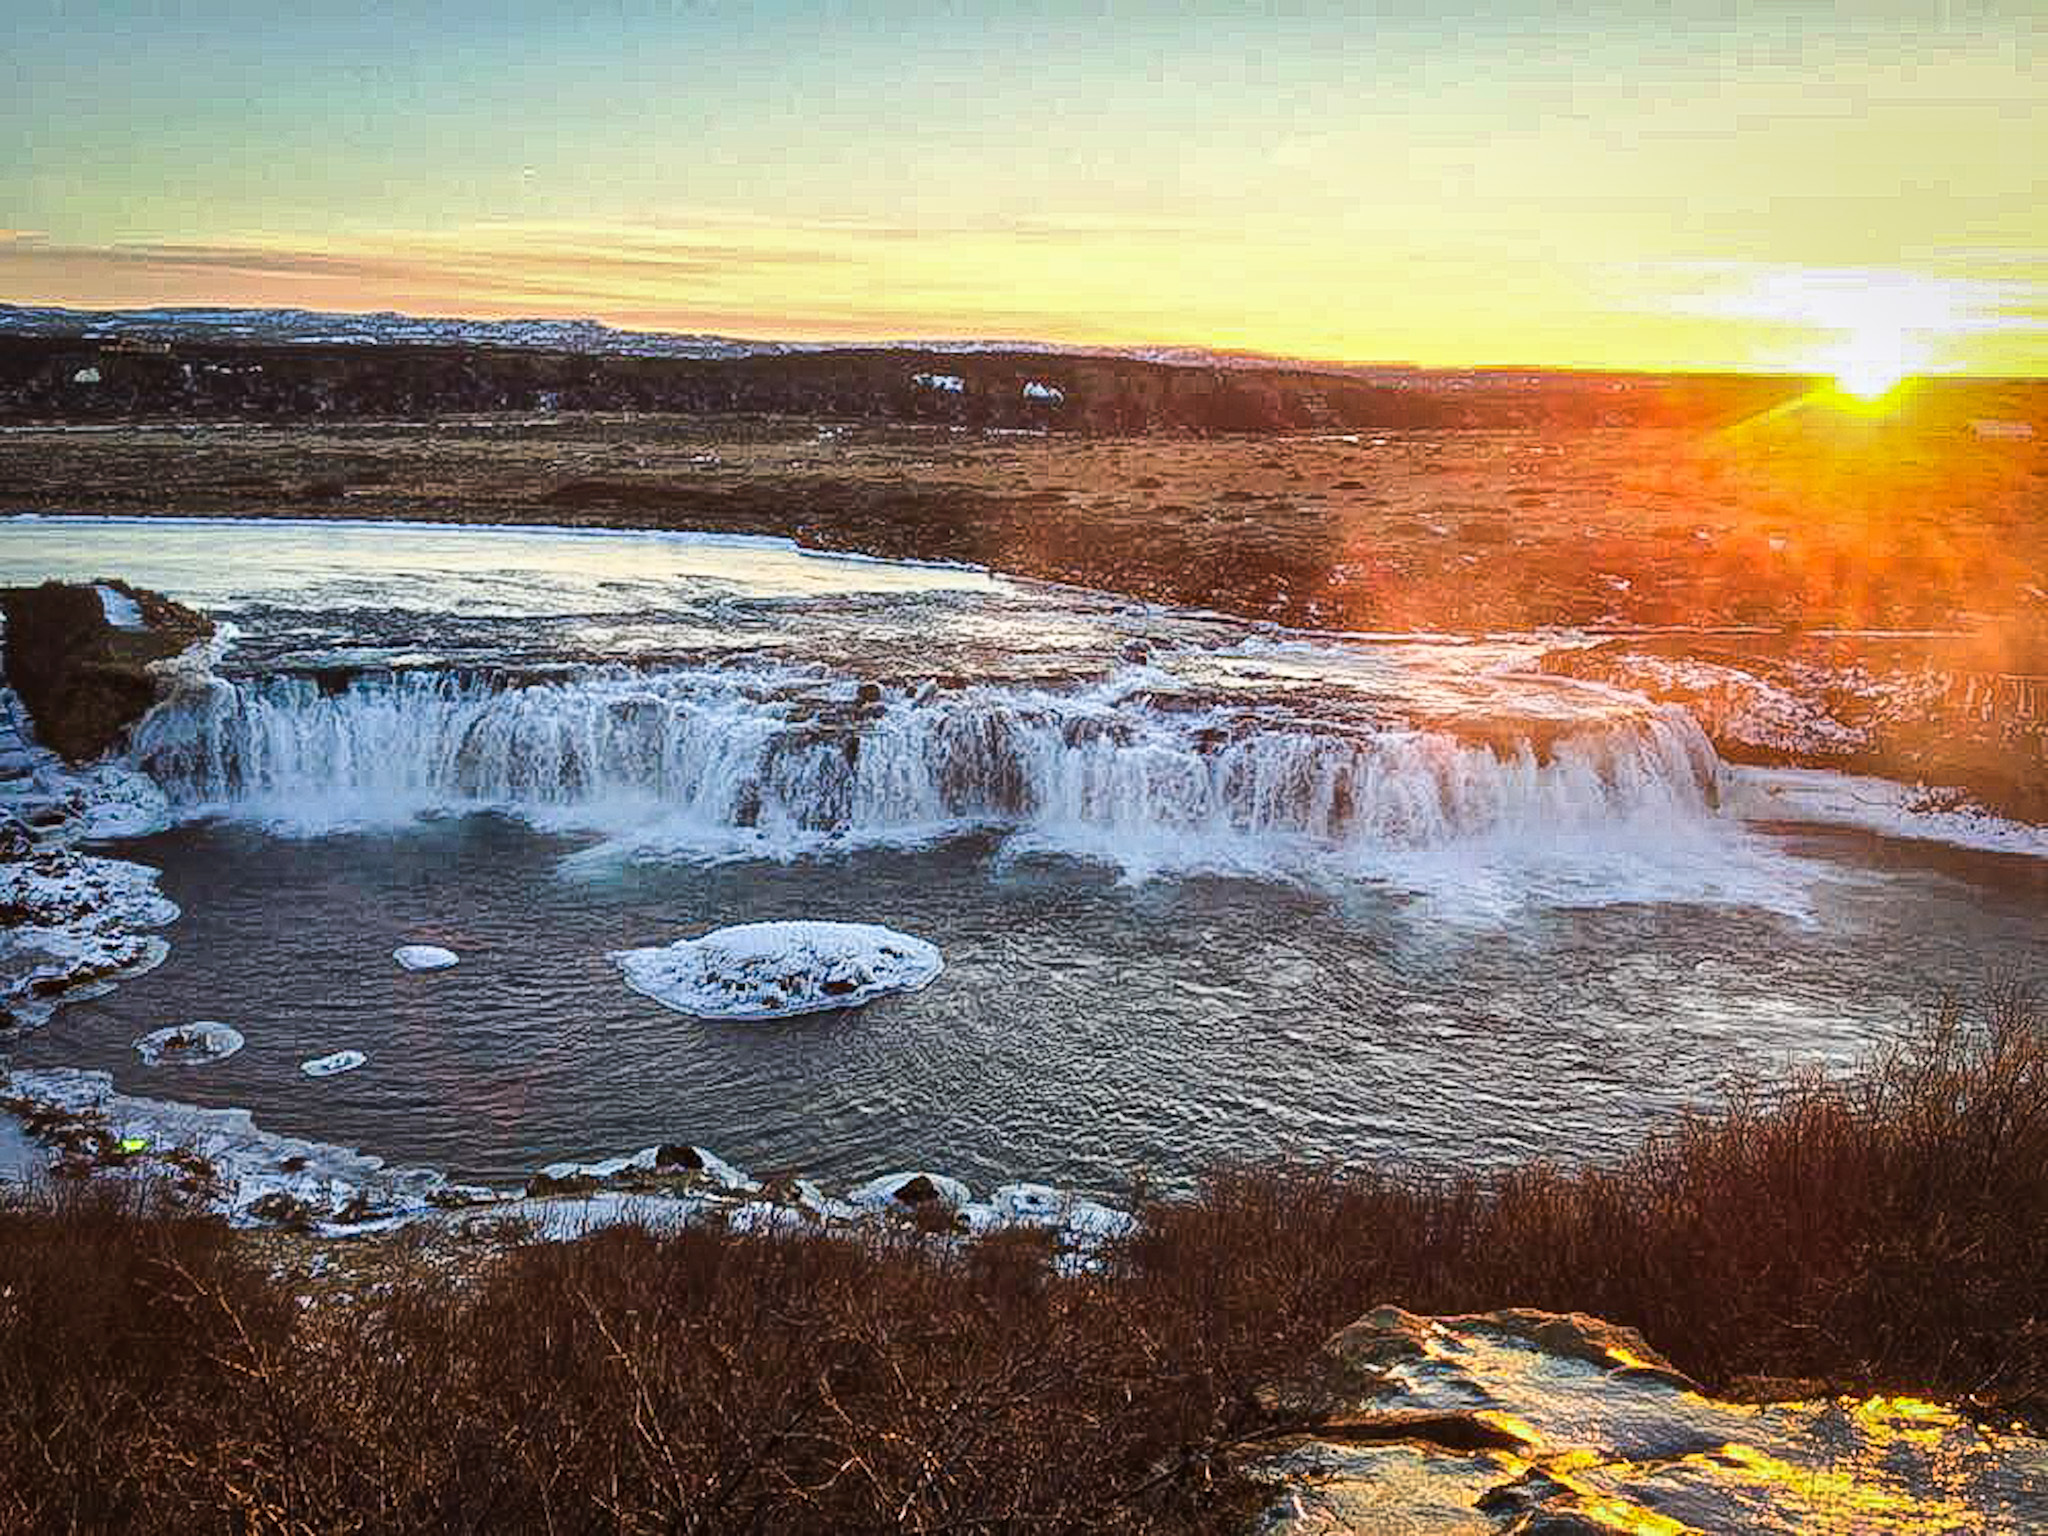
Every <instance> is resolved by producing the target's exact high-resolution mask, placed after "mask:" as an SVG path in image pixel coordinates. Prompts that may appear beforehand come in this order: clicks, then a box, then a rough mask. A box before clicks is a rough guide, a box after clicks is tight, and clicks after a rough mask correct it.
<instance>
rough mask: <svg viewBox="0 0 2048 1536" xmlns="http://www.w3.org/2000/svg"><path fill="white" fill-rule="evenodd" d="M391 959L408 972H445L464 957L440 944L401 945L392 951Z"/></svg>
mask: <svg viewBox="0 0 2048 1536" xmlns="http://www.w3.org/2000/svg"><path fill="white" fill-rule="evenodd" d="M391 958H392V959H394V960H396V961H397V962H398V963H399V964H400V965H402V966H404V967H405V969H407V970H408V971H445V970H447V969H448V968H449V967H450V966H452V965H455V964H457V963H458V962H459V961H460V960H461V958H462V957H461V956H459V955H457V954H456V953H455V951H454V950H452V949H443V948H442V947H441V946H440V945H438V944H401V945H399V946H398V948H396V949H394V950H393V951H391Z"/></svg>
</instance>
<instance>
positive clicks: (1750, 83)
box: [0, 0, 2048, 374]
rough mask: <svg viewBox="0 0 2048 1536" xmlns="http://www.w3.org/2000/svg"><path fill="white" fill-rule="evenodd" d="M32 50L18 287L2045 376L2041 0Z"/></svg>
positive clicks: (139, 15) (0, 218)
mask: <svg viewBox="0 0 2048 1536" xmlns="http://www.w3.org/2000/svg"><path fill="white" fill-rule="evenodd" d="M572 10H573V11H577V12H580V13H581V14H578V15H573V16H572V15H570V14H568V13H569V12H571V11H572ZM0 60H5V61H6V62H5V63H4V64H0V86H4V87H5V88H4V89H0V302H13V303H37V304H42V303H57V304H70V305H78V306H89V307H128V306H137V305H157V304H235V305H245V304H260V305H296V306H303V307H306V308H315V309H343V310H372V309H396V310H401V311H405V312H409V313H415V314H459V315H475V316H490V317H508V316H519V315H549V316H590V317H593V318H596V319H600V320H604V321H607V322H609V323H612V324H616V325H624V326H635V327H647V328H658V329H666V330H683V331H712V332H720V333H725V334H732V335H744V336H784V337H802V338H849V339H885V338H901V337H1024V338H1034V339H1043V340H1050V341H1064V342H1080V343H1105V344H1134V343H1175V344H1190V345H1205V346H1213V347H1242V348H1249V349H1254V350H1260V351H1267V352H1276V353H1284V354H1290V355H1298V356H1307V357H1318V358H1341V359H1348V360H1353V361H1374V360H1385V361H1408V362H1417V363H1422V364H1425V365H1431V366H1463V365H1472V364H1511V365H1518V364H1538V365H1550V366H1579V367H1628V368H1758V369H1796V370H1801V371H1806V370H1810V369H1814V368H1822V367H1830V366H1834V365H1835V364H1836V361H1837V360H1838V359H1841V358H1844V357H1849V358H1854V357H1858V356H1861V357H1865V358H1869V357H1873V356H1880V355H1881V356H1883V357H1885V358H1891V357H1893V356H1894V355H1895V356H1896V358H1897V359H1899V360H1900V361H1901V364H1902V365H1910V366H1911V367H1913V368H1916V369H1925V370H1930V371H1933V370H1940V371H1967V372H1987V373H2027V374H2048V171H2044V169H2043V166H2044V161H2048V157H2044V156H2043V155H2042V153H2041V147H2042V146H2043V145H2044V144H2048V6H2043V5H2042V4H2040V0H2024V3H2011V0H1982V3H1973V0H1954V3H1947V4H1944V3H1939V0H1935V3H1921V4H1905V3H1864V0H1837V3H1834V4H1818V5H1810V4H1805V3H1801V0H1778V3H1772V4H1769V5H1755V4H1750V3H1747V0H1705V3H1701V0H1662V3H1651V0H1587V3H1584V4H1580V5H1576V6H1573V7H1564V6H1559V5H1557V4H1555V0H1547V3H1542V4H1537V3H1524V0H1497V3H1492V4H1479V3H1473V0H1431V3H1409V0H1400V3H1395V4H1384V5H1378V6H1355V5H1354V6H1340V5H1326V4H1315V3H1302V4H1292V5H1279V4H1266V5H1232V6H1214V5H1207V4H1203V3H1200V0H1184V3H1181V4H1161V5H1153V4H1134V5H1109V6H1106V5H1100V4H1098V5H1094V6H1080V5H1073V4H1068V3H1065V0H1042V3H1040V4H1036V5H1023V4H1011V5H1003V6H995V5H966V4H925V3H917V4H912V3H893V0H875V3H870V4H865V5H860V6H839V5H832V6H819V5H796V4H785V3H779V0H755V3H753V4H748V5H737V4H725V3H720V0H671V3H667V4H645V3H639V0H611V3H604V0H597V3H594V4H582V5H578V6H575V7H568V6H562V5H558V4H530V3H527V0H495V3H491V4H478V3H472V0H446V3H441V4H433V5H424V4H422V5H406V4H390V3H387V4H377V5H355V6H348V7H344V6H342V5H339V4H334V3H326V0H323V3H320V4H312V5H300V6H296V7H290V6H287V7H278V6H276V5H275V4H274V0H266V3H261V4H257V3H244V0H217V3H207V0H187V3H184V4H161V3H141V0H125V3H111V0H110V3H102V4H96V5H76V4H66V3H59V0H7V3H6V5H5V6H4V7H0Z"/></svg>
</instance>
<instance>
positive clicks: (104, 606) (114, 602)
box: [93, 583, 149, 629]
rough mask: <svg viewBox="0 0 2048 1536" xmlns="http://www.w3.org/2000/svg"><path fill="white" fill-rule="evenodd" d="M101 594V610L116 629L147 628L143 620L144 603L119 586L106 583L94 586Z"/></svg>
mask: <svg viewBox="0 0 2048 1536" xmlns="http://www.w3.org/2000/svg"><path fill="white" fill-rule="evenodd" d="M93 590H94V591H95V592H97V593H99V595H100V612H102V613H104V614H105V615H106V616H107V622H108V623H109V624H111V625H112V626H113V627H114V628H115V629H147V628H148V627H149V626H148V625H146V624H144V623H143V622H142V605H141V604H140V603H138V602H136V601H135V599H134V598H132V597H130V596H129V595H128V594H127V593H126V592H123V591H121V590H120V589H119V588H118V587H110V586H107V585H105V584H104V583H102V584H100V585H99V586H96V587H94V588H93Z"/></svg>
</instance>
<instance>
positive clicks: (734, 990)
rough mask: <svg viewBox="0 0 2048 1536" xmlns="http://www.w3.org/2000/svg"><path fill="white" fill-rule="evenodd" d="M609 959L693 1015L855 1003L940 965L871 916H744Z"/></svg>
mask: <svg viewBox="0 0 2048 1536" xmlns="http://www.w3.org/2000/svg"><path fill="white" fill-rule="evenodd" d="M611 959H612V960H613V961H614V962H615V963H616V964H617V965H618V967H619V969H620V970H621V971H622V972H624V973H625V977H626V984H627V985H628V986H630V987H631V988H632V989H633V990H634V991H636V992H639V993H642V994H643V995H645V996H647V997H650V998H652V999H654V1001H656V1002H658V1003H660V1004H662V1005H663V1006H664V1007H667V1008H673V1009H675V1010H676V1011H677V1012H678V1013H687V1014H692V1015H694V1016H695V1017H697V1018H702V1019H779V1018H786V1017H788V1016H790V1015H792V1014H800V1013H819V1012H823V1011H825V1010H828V1009H834V1008H858V1007H860V1006H861V1005H862V1004H863V1003H867V1002H870V1001H872V1000H873V999H875V998H877V997H880V996H882V995H883V994H885V993H889V992H915V991H917V990H918V989H920V988H922V987H926V986H929V985H930V984H931V982H932V981H933V980H934V979H935V978H936V977H937V976H938V974H939V972H940V971H941V970H942V969H944V962H943V961H942V960H941V958H940V956H939V951H938V949H937V947H936V946H935V945H932V944H928V943H926V942H925V941H924V940H923V939H918V938H912V937H911V936H910V935H909V934H907V933H898V932H896V931H895V930H894V929H891V928H884V927H881V926H879V925H877V924H874V923H819V922H782V923H744V924H741V925H739V926H737V927H732V928H720V929H717V930H715V931H714V932H711V933H707V934H705V935H703V936H702V937H701V938H695V939H679V940H677V941H676V942H675V943H673V944H667V945H663V946H661V947H659V948H655V949H629V950H615V951H613V953H612V955H611Z"/></svg>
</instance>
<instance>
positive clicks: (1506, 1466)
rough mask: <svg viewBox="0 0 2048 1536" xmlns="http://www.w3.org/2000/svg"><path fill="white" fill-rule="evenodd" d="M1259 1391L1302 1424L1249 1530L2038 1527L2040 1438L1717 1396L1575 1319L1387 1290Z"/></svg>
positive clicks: (1901, 1413) (1886, 1413)
mask: <svg viewBox="0 0 2048 1536" xmlns="http://www.w3.org/2000/svg"><path fill="white" fill-rule="evenodd" d="M1266 1396H1267V1405H1268V1406H1269V1407H1270V1408H1272V1409H1274V1410H1275V1411H1277V1412H1280V1413H1285V1414H1305V1415H1306V1416H1308V1418H1309V1419H1310V1420H1311V1421H1312V1422H1314V1423H1315V1424H1316V1425H1317V1426H1318V1427H1317V1429H1316V1430H1315V1432H1314V1433H1313V1434H1312V1435H1310V1436H1307V1437H1305V1438H1304V1439H1302V1440H1301V1441H1299V1442H1296V1443H1295V1444H1293V1445H1291V1446H1287V1447H1285V1448H1284V1449H1282V1450H1281V1451H1280V1452H1279V1453H1278V1454H1277V1455H1276V1456H1275V1457H1274V1458H1273V1459H1271V1460H1270V1461H1268V1462H1266V1463H1264V1464H1263V1466H1262V1468H1261V1471H1262V1473H1263V1475H1265V1476H1268V1477H1271V1478H1273V1479H1274V1480H1275V1483H1276V1485H1277V1486H1276V1494H1275V1498H1274V1501H1273V1503H1272V1504H1271V1505H1270V1506H1269V1507H1268V1508H1267V1510H1266V1512H1265V1514H1264V1515H1263V1516H1262V1518H1261V1519H1260V1521H1259V1522H1258V1525H1257V1529H1258V1530H1259V1531H1260V1532H1261V1533H1262V1536H1308V1533H1311V1532H1314V1533H1318V1536H1331V1533H1339V1532H1358V1533H1361V1536H1364V1533H1370V1536H1402V1533H1407V1532H1417V1533H1420V1532H1429V1533H1432V1536H1439V1533H1444V1536H1450V1533H1458V1536H1462V1533H1468V1532H1469V1533H1474V1536H1482V1533H1483V1536H1496V1533H1498V1536H1508V1533H1521V1536H1534V1533H1537V1532H1542V1533H1546V1536H1578V1533H1585V1536H1593V1533H1611V1532H1635V1533H1641V1536H1680V1533H1685V1532H1705V1533H1724V1532H1725V1533H1729V1536H1737V1533H1770V1532H1784V1533H1788V1536H1789V1533H1801V1536H1852V1533H1857V1536H1862V1533H1884V1532H1894V1533H1900V1536H1905V1533H1915V1536H1918V1533H1930V1536H1931V1533H1935V1532H1986V1533H1988V1532H2014V1533H2018V1532H2023V1531H2039V1530H2043V1529H2048V1442H2043V1441H2041V1440H2037V1439H2033V1438H2029V1437H2027V1436H2022V1435H2000V1434H1994V1433H1990V1432H1987V1431H1985V1430H1981V1429H1979V1428H1977V1427H1975V1426H1974V1425H1972V1424H1969V1423H1967V1422H1966V1421H1964V1420H1962V1419H1959V1418H1958V1417H1957V1416H1956V1415H1955V1414H1953V1413H1951V1412H1949V1411H1948V1410H1946V1409H1943V1408H1939V1407H1936V1406H1934V1405H1932V1404H1928V1403H1921V1402H1918V1401H1915V1400H1912V1399H1906V1398H1873V1399H1870V1400H1868V1401H1866V1402H1860V1403H1858V1402H1849V1401H1825V1402H1800V1403H1773V1404H1768V1405H1762V1406H1757V1405H1751V1404H1741V1403H1725V1402H1718V1401H1716V1400H1714V1399H1712V1398H1709V1397H1707V1396H1705V1395H1704V1394H1703V1393H1702V1392H1701V1391H1700V1390H1699V1389H1698V1388H1697V1387H1696V1386H1694V1385H1693V1384H1692V1383H1690V1382H1689V1381H1687V1379H1686V1378H1685V1377H1684V1376H1683V1375H1681V1374H1680V1373H1679V1372H1677V1371H1676V1370H1674V1369H1673V1368H1672V1366H1671V1365H1670V1363H1669V1362H1668V1361H1666V1360H1664V1359H1663V1358H1662V1357H1660V1356H1659V1355H1657V1354H1656V1352H1655V1351H1653V1350H1652V1349H1651V1348H1650V1347H1649V1346H1648V1345H1647V1344H1646V1343H1644V1342H1643V1340H1642V1338H1641V1336H1640V1335H1638V1334H1636V1333H1635V1332H1633V1331H1632V1330H1630V1329H1626V1328H1617V1327H1614V1326H1612V1325H1610V1324H1607V1323H1603V1322H1600V1321H1598V1320H1597V1319H1593V1318H1588V1317H1582V1316H1578V1315H1569V1316H1560V1315H1557V1314H1552V1313H1542V1312H1520V1311H1517V1312H1496V1313H1487V1314H1483V1315H1480V1316H1473V1317H1451V1318H1436V1319H1432V1318H1424V1317H1417V1316H1414V1315H1413V1314H1411V1313H1407V1312H1403V1311H1401V1310H1400V1309H1398V1308H1394V1307H1382V1308H1380V1309H1379V1310H1378V1311H1376V1312H1373V1313H1371V1314H1370V1315H1369V1316H1367V1317H1365V1318H1363V1319H1361V1320H1360V1321H1359V1322H1357V1323H1354V1324H1353V1325H1352V1326H1351V1327H1349V1328H1347V1329H1345V1330H1344V1331H1343V1332H1342V1333H1340V1334H1338V1335H1337V1336H1336V1337H1335V1338H1334V1339H1332V1340H1331V1341H1330V1342H1329V1344H1328V1345H1326V1346H1325V1348H1324V1350H1323V1353H1322V1355H1321V1357H1320V1358H1319V1359H1318V1361H1317V1362H1316V1366H1315V1368H1314V1369H1313V1370H1312V1371H1311V1372H1310V1373H1309V1377H1308V1379H1306V1380H1305V1381H1303V1382H1300V1383H1295V1384H1292V1385H1289V1386H1286V1387H1282V1388H1277V1389H1274V1390H1272V1391H1271V1392H1269V1393H1268V1394H1266Z"/></svg>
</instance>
